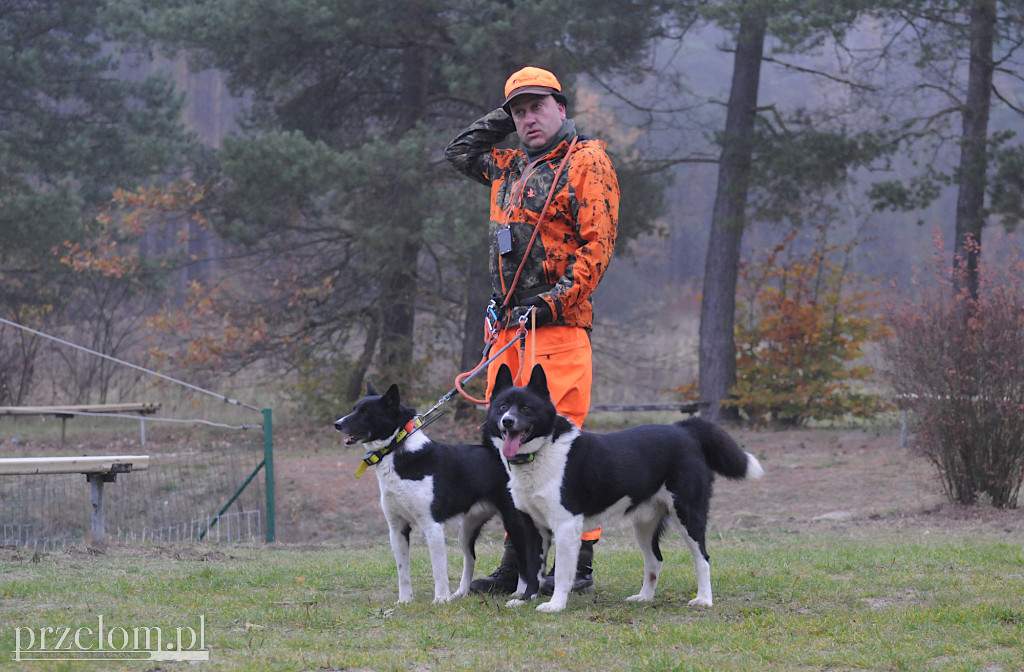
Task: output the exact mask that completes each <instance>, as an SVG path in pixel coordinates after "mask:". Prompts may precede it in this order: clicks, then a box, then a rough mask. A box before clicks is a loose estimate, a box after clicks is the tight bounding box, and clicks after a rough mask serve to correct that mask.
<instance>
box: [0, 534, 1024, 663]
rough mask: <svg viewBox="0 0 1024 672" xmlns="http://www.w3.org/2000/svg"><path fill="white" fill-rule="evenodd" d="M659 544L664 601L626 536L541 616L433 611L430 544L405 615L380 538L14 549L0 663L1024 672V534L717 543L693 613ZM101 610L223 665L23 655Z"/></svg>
mask: <svg viewBox="0 0 1024 672" xmlns="http://www.w3.org/2000/svg"><path fill="white" fill-rule="evenodd" d="M492 527H493V524H492V525H491V526H489V527H488V530H489V532H488V534H487V535H485V538H484V539H482V540H481V544H480V545H479V549H478V552H479V554H480V563H479V564H478V568H480V569H483V570H485V571H490V569H491V568H492V566H493V565H494V563H495V562H496V561H497V557H498V554H499V552H500V544H499V543H498V541H497V537H496V534H495V533H494V530H492V529H491V528H492ZM449 536H454V534H451V535H449ZM663 550H664V552H665V556H666V558H665V559H666V564H665V568H664V570H663V572H662V580H661V584H660V585H659V587H658V594H657V596H656V599H655V601H654V603H653V604H641V605H638V604H632V603H626V602H624V599H625V598H626V597H627V596H629V595H631V594H633V593H634V592H635V591H636V589H637V588H638V587H639V585H640V581H641V577H640V574H641V558H640V555H639V553H638V552H637V551H636V549H635V548H634V547H633V545H632V542H631V532H630V531H628V530H627V529H625V528H616V529H613V530H608V531H606V533H605V538H604V539H603V540H602V541H601V543H600V544H598V546H597V553H596V558H595V561H596V564H595V578H596V580H597V590H596V591H595V592H594V593H593V594H590V595H586V596H573V597H571V598H570V601H569V606H568V608H567V610H566V611H565V612H562V613H560V614H553V615H545V614H540V613H538V612H536V611H535V610H534V609H533V606H529V605H528V606H524V607H519V608H514V609H512V608H506V607H505V606H504V599H496V598H482V597H480V596H473V597H470V598H468V599H463V600H461V601H456V602H452V603H449V604H444V605H436V606H435V605H433V604H431V602H430V600H431V596H432V595H433V590H432V586H431V584H430V579H429V576H430V569H429V560H428V558H427V554H426V550H425V547H424V545H423V543H422V540H420V539H414V545H413V578H414V589H415V592H416V600H415V602H414V603H413V604H411V605H404V606H396V605H395V604H394V602H395V599H396V598H397V583H396V579H395V569H394V565H393V562H392V558H391V553H390V550H389V548H388V546H387V544H386V541H385V540H384V538H383V537H382V538H381V541H380V542H379V543H368V544H364V545H363V547H362V548H343V547H341V546H338V545H334V546H330V545H308V544H307V545H297V544H277V545H272V546H262V545H254V546H233V545H232V546H228V545H225V546H211V545H201V546H182V545H173V546H171V545H166V546H112V547H108V548H107V549H106V551H105V552H102V553H93V552H91V551H89V550H88V548H86V547H85V546H79V547H73V548H71V549H69V550H68V551H62V552H55V553H50V554H46V555H42V556H32V555H31V552H30V551H25V550H24V549H22V550H19V551H16V550H14V549H10V548H8V549H2V550H0V613H2V621H0V649H2V654H0V669H19V670H20V669H25V670H32V669H39V670H88V669H97V670H98V669H103V670H109V669H148V670H155V669H162V670H166V669H209V670H235V669H240V670H241V669H244V670H395V671H403V672H405V671H408V670H493V671H499V670H530V671H539V670H581V671H582V670H710V669H717V670H928V671H931V670H963V671H965V672H966V671H972V672H974V671H977V670H985V671H987V672H994V671H1003V670H1006V671H1009V670H1024V546H1022V543H1021V540H1020V539H1012V538H1000V537H999V536H998V535H996V536H993V535H985V536H983V537H980V538H977V537H973V536H972V535H971V534H970V533H969V530H967V529H965V530H964V531H963V533H962V534H958V533H955V532H943V533H939V534H927V533H925V531H923V530H914V531H907V530H903V531H892V530H881V531H878V532H874V533H866V534H865V533H863V532H861V533H857V534H847V533H845V532H844V529H843V528H842V526H833V527H832V528H830V529H823V530H822V531H820V532H818V531H816V532H814V533H813V534H808V533H807V532H799V531H797V532H795V531H791V530H786V529H781V528H780V529H777V530H765V529H758V530H751V531H743V530H730V531H728V532H724V533H716V534H714V536H712V537H711V538H709V552H710V553H711V555H712V559H711V567H712V586H713V588H714V593H715V606H714V607H712V608H710V609H703V610H701V609H691V608H689V607H688V606H687V604H686V603H687V601H688V600H689V599H690V598H691V597H692V596H693V595H694V593H695V590H696V585H695V581H694V574H693V567H692V564H691V561H690V558H689V553H688V551H686V549H685V546H684V544H683V543H682V542H681V541H680V540H679V539H678V538H677V535H675V534H672V535H670V537H669V538H668V539H667V540H666V541H665V543H664V544H663ZM449 563H450V564H449V576H451V577H452V585H453V587H454V586H455V585H456V583H457V577H458V572H459V570H460V568H461V557H460V556H459V554H458V551H457V548H456V546H455V543H454V541H453V540H449ZM100 615H102V617H103V619H104V623H105V625H106V627H107V628H108V634H109V631H110V629H111V628H118V627H120V628H124V629H125V630H126V631H127V632H131V631H132V629H133V628H137V627H142V626H145V627H161V629H162V631H163V632H165V633H170V632H172V631H173V630H174V628H176V627H186V626H190V627H193V628H196V627H197V626H198V625H199V617H200V616H202V617H203V619H204V629H203V634H204V635H205V644H206V647H207V649H208V650H209V657H210V660H209V662H204V663H181V662H166V661H164V662H153V661H147V662H110V661H105V662H93V663H90V662H82V661H62V662H57V661H47V662H14V661H13V660H12V658H13V651H14V649H15V643H16V642H15V637H16V635H17V634H18V631H17V629H18V628H22V630H21V633H20V634H21V636H22V638H23V644H24V641H25V639H26V638H27V633H28V629H31V630H32V632H33V633H38V632H39V631H40V630H41V629H42V628H45V627H53V628H55V631H56V633H59V632H61V629H63V628H70V630H71V632H72V634H73V633H74V632H75V631H76V630H79V629H80V628H90V629H91V630H93V631H95V629H96V625H97V618H98V616H100ZM119 632H120V631H116V630H115V639H114V643H115V645H116V644H117V642H118V639H117V636H118V633H119ZM186 632H187V631H186ZM85 634H86V635H88V634H89V633H85ZM50 636H51V637H53V636H55V635H50ZM168 637H169V635H168ZM89 641H90V640H89V639H88V637H86V638H85V640H83V644H86V643H88V642H89ZM51 642H52V639H51ZM188 644H189V642H188V640H186V646H187V645H188ZM49 646H51V647H52V643H51V644H50V645H49ZM70 646H71V643H70V638H69V639H68V641H67V642H66V643H65V647H70ZM23 648H24V647H23Z"/></svg>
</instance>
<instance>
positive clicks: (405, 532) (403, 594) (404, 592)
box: [388, 521, 412, 604]
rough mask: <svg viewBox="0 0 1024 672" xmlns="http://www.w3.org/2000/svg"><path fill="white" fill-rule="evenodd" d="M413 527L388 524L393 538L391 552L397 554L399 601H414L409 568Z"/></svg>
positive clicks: (389, 534)
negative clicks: (410, 540)
mask: <svg viewBox="0 0 1024 672" xmlns="http://www.w3.org/2000/svg"><path fill="white" fill-rule="evenodd" d="M411 531H412V528H411V527H410V526H409V525H404V526H403V527H402V528H401V529H399V528H398V527H396V526H395V525H392V524H390V521H389V524H388V537H389V538H390V540H391V552H392V553H393V554H394V556H395V567H396V568H397V569H398V603H399V604H404V603H406V602H412V573H411V571H410V569H409V533H410V532H411Z"/></svg>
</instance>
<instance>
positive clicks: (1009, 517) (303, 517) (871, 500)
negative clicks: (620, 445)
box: [275, 420, 1024, 545]
mask: <svg viewBox="0 0 1024 672" xmlns="http://www.w3.org/2000/svg"><path fill="white" fill-rule="evenodd" d="M276 431H277V430H275V432H276ZM477 431H478V430H477V429H476V428H475V427H473V426H471V425H470V426H467V425H456V424H454V423H453V422H451V421H450V420H442V421H439V422H438V423H436V424H435V425H433V426H431V428H430V429H429V430H428V433H429V434H430V435H431V436H433V437H436V438H438V439H442V438H443V439H445V440H453V441H472V440H474V439H475V438H476V436H477ZM730 433H731V434H732V435H733V436H734V437H735V438H736V440H737V441H738V442H739V443H740V445H742V446H743V448H744V449H745V450H747V451H748V452H750V453H752V454H753V455H755V456H756V457H757V458H758V459H759V460H760V461H761V463H762V465H763V466H764V468H765V477H764V478H763V479H761V480H758V481H750V482H732V481H728V480H726V479H718V480H717V481H716V484H715V496H714V498H713V500H712V511H711V525H710V529H711V531H712V532H714V531H716V530H717V531H728V530H732V529H766V530H776V531H777V530H786V531H792V532H807V533H810V532H813V531H815V530H826V529H836V528H839V529H843V530H846V531H849V532H850V533H851V534H854V533H857V532H858V531H860V532H865V533H868V532H872V531H874V532H877V531H879V530H880V529H886V530H891V531H893V532H895V533H899V532H900V531H902V530H911V529H913V530H918V531H922V530H926V531H933V532H935V533H944V532H957V531H962V530H963V528H964V527H965V526H969V527H970V528H971V529H972V530H973V531H974V532H975V533H976V534H985V535H995V536H1012V535H1017V537H1016V538H1017V539H1019V538H1020V536H1019V535H1021V534H1022V533H1024V512H1022V511H1021V510H1019V509H1017V510H998V509H993V508H991V507H985V506H974V507H964V506H959V505H955V504H950V503H948V502H947V501H946V499H945V497H944V495H943V493H942V489H941V485H940V483H939V480H938V476H937V473H936V471H935V468H934V467H933V466H932V465H931V464H930V463H929V462H928V461H927V460H926V459H924V458H922V457H920V456H916V455H914V454H912V453H911V451H910V450H909V449H906V448H901V447H900V432H899V429H898V428H885V429H879V430H862V429H841V430H817V429H815V430H793V431H780V432H761V431H745V430H742V429H731V430H730ZM275 446H277V447H278V448H277V450H276V451H275V471H276V475H277V488H276V489H277V501H278V505H277V515H278V523H277V534H278V539H279V540H281V541H287V542H335V543H338V542H340V543H342V544H345V545H365V544H368V543H381V542H386V539H387V524H386V522H385V520H384V516H383V514H382V513H381V510H380V502H379V497H380V495H379V491H378V488H377V479H376V478H375V477H374V475H373V473H372V471H368V472H367V473H366V474H365V475H364V476H363V477H362V478H356V477H355V476H354V473H355V470H356V467H357V466H358V464H359V462H360V460H361V459H362V455H363V451H362V450H361V449H359V448H351V447H346V446H344V445H343V444H341V442H340V441H339V440H338V438H337V437H336V436H335V435H334V433H333V430H332V429H331V428H330V427H325V428H323V430H322V431H321V430H315V431H314V430H309V429H307V430H304V431H302V432H294V431H290V430H287V429H284V430H281V436H280V437H276V438H275Z"/></svg>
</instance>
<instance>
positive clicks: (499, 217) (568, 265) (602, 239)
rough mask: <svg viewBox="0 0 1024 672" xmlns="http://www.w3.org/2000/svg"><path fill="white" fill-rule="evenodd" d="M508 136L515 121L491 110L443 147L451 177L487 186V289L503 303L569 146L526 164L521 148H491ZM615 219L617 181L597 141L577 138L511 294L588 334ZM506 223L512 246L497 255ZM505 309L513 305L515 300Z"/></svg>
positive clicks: (609, 253) (611, 244) (602, 145)
mask: <svg viewBox="0 0 1024 672" xmlns="http://www.w3.org/2000/svg"><path fill="white" fill-rule="evenodd" d="M514 132H515V122H513V121H512V118H511V117H510V116H509V115H508V114H507V113H506V112H505V111H504V110H503V109H501V108H498V109H496V110H494V111H493V112H491V113H489V114H487V115H486V116H484V117H482V118H481V119H478V120H477V121H476V122H474V123H473V124H472V125H470V126H469V127H468V128H466V129H465V130H464V131H462V133H460V134H459V135H458V136H457V137H456V138H455V139H454V140H452V142H451V143H450V144H449V145H448V147H447V149H446V150H445V157H446V158H447V159H448V161H449V162H450V163H451V164H452V165H453V166H454V167H455V168H456V169H457V170H458V171H459V172H461V173H463V174H464V175H466V176H468V177H470V178H472V179H474V180H476V181H477V182H480V183H481V184H485V185H489V186H490V187H491V200H490V203H491V205H490V210H491V212H490V218H491V222H490V230H489V238H490V271H491V285H492V288H493V290H494V293H495V294H498V295H500V296H501V297H502V298H503V299H504V298H505V297H506V296H507V294H508V292H509V290H510V288H511V285H512V281H513V279H514V278H515V275H516V271H517V270H518V269H519V264H520V262H521V261H522V260H523V256H524V254H525V251H526V248H527V246H528V245H529V241H530V238H531V236H532V235H533V230H534V227H535V226H536V224H537V221H538V219H539V218H540V211H541V209H542V208H543V207H544V203H545V201H546V200H547V198H548V192H549V191H550V190H551V182H552V181H553V179H554V176H555V173H556V172H557V171H558V167H559V165H560V164H561V162H562V159H563V158H564V157H565V153H566V151H567V150H568V148H569V143H568V142H562V143H561V144H559V145H558V146H557V147H556V148H555V149H553V150H552V151H551V152H550V153H548V154H546V155H545V156H543V157H540V158H539V159H537V160H536V161H534V162H533V163H531V162H530V161H529V159H528V157H527V156H526V154H525V153H524V152H523V151H522V150H521V149H496V148H494V145H495V144H497V143H499V142H501V141H503V140H504V139H505V138H506V136H508V135H509V134H510V133H514ZM524 173H525V174H526V179H525V180H523V175H524ZM618 219H619V183H618V178H617V177H616V175H615V169H614V168H613V167H612V163H611V160H610V159H609V158H608V155H607V154H606V153H605V143H603V142H601V141H600V140H589V139H585V138H584V137H583V136H580V138H579V140H578V141H577V143H576V146H575V148H574V149H573V152H572V156H570V157H569V162H568V165H566V167H565V169H564V170H563V172H562V174H561V175H560V176H559V179H558V185H557V188H556V191H555V194H554V196H553V197H552V199H551V203H550V205H549V206H548V211H547V214H546V215H545V218H544V223H543V225H542V227H541V232H540V235H538V236H537V238H536V240H535V242H534V244H533V247H532V248H531V249H530V255H529V259H528V261H527V262H526V264H525V265H524V266H523V271H522V274H521V276H520V278H519V282H518V284H517V286H516V287H515V288H514V289H515V295H516V296H517V297H523V298H526V297H534V296H540V298H542V299H543V300H544V302H545V303H547V304H548V307H549V308H551V313H552V316H553V320H552V324H556V325H567V326H576V327H583V328H586V329H590V328H591V327H592V326H593V314H594V311H593V301H592V299H591V296H590V295H591V293H592V292H593V291H594V288H595V287H597V283H598V282H599V281H600V280H601V276H602V275H603V274H604V272H605V270H606V269H607V268H608V262H609V261H610V260H611V256H612V250H613V248H614V247H615V237H616V233H617V229H618ZM506 226H508V227H510V228H511V232H512V239H513V246H512V251H511V252H509V253H507V254H504V255H502V254H499V249H498V232H499V230H500V229H502V228H503V227H506ZM509 305H510V306H515V305H517V301H516V299H515V298H513V300H512V301H510V303H509Z"/></svg>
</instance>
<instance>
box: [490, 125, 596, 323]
mask: <svg viewBox="0 0 1024 672" xmlns="http://www.w3.org/2000/svg"><path fill="white" fill-rule="evenodd" d="M578 139H579V136H578V135H575V136H573V138H572V142H570V143H569V149H567V150H566V152H565V157H564V158H563V159H562V163H560V164H559V165H558V170H556V171H555V179H554V180H552V181H551V190H550V191H549V192H548V198H547V200H546V201H544V207H543V208H541V211H540V217H538V218H537V225H536V226H534V227H533V235H532V236H530V242H529V243H527V245H526V252H524V253H523V260H522V261H520V262H519V268H518V269H516V275H515V277H514V278H512V286H511V287H509V289H508V293H507V294H505V300H504V301H503V302H502V305H503V306H505V307H506V308H508V304H509V301H511V300H512V295H513V294H514V293H515V291H516V285H518V284H519V276H520V275H522V273H523V268H524V267H525V266H526V260H527V259H529V258H530V250H532V249H533V243H534V241H535V240H537V234H539V233H540V227H541V225H542V224H544V218H545V217H546V216H547V214H548V206H550V205H551V199H552V198H554V195H555V191H556V190H557V189H558V179H559V178H560V177H561V176H562V171H563V170H564V169H565V166H566V164H567V163H569V157H570V156H571V155H572V150H573V149H574V148H575V147H576V141H577V140H578ZM523 175H524V177H523V180H524V185H525V179H526V177H525V175H526V173H525V172H524V174H523ZM509 216H511V211H509ZM498 275H501V273H500V272H499V273H498ZM502 277H503V278H504V276H502ZM502 282H504V279H503V280H502Z"/></svg>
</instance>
